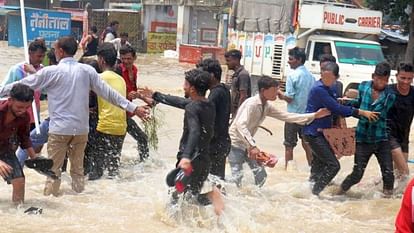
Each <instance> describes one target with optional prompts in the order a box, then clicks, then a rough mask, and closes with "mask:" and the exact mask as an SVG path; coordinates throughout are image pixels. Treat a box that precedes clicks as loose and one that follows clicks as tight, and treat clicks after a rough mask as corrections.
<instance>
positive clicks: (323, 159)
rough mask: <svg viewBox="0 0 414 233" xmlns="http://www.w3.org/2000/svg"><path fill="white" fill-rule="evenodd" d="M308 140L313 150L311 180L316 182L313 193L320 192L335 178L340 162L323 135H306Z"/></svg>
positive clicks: (317, 193)
mask: <svg viewBox="0 0 414 233" xmlns="http://www.w3.org/2000/svg"><path fill="white" fill-rule="evenodd" d="M305 139H306V142H307V143H308V144H309V146H310V148H311V150H312V156H313V159H312V164H311V177H310V181H311V182H314V185H313V188H312V193H313V194H315V195H319V193H320V192H322V190H323V189H324V188H325V187H326V186H327V185H328V184H329V183H330V182H331V181H332V179H333V178H335V176H336V174H337V173H338V172H339V169H340V164H339V161H338V159H337V158H336V156H335V154H334V152H333V151H332V149H331V146H330V145H329V143H328V141H327V140H326V139H325V137H324V136H323V135H318V136H312V135H309V136H305Z"/></svg>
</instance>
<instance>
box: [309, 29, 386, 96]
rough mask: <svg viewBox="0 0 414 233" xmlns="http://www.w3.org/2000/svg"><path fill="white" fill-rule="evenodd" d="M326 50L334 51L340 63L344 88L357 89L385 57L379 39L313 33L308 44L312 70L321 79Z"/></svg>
mask: <svg viewBox="0 0 414 233" xmlns="http://www.w3.org/2000/svg"><path fill="white" fill-rule="evenodd" d="M323 54H330V55H333V56H334V57H335V58H336V60H337V63H338V65H339V73H340V77H339V80H340V81H341V82H342V83H343V87H344V91H346V90H348V89H350V88H353V89H357V88H358V85H359V83H360V82H361V81H362V80H369V79H370V78H371V75H372V73H373V71H374V69H375V65H376V64H378V63H379V62H382V61H384V60H385V58H384V55H383V53H382V50H381V46H380V44H379V43H378V42H375V41H369V40H356V39H348V38H344V37H338V36H328V35H311V36H309V38H308V39H307V44H306V56H307V57H306V63H305V66H306V67H307V68H308V70H309V71H310V72H311V73H312V74H313V75H314V76H315V78H317V79H319V77H320V67H319V61H320V57H321V56H322V55H323Z"/></svg>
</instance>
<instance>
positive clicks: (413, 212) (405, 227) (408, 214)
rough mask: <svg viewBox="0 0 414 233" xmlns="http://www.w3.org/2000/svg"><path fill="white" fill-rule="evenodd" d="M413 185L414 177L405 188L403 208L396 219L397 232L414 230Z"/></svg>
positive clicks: (406, 232)
mask: <svg viewBox="0 0 414 233" xmlns="http://www.w3.org/2000/svg"><path fill="white" fill-rule="evenodd" d="M413 186H414V179H412V180H411V181H410V183H409V184H408V185H407V188H406V189H405V192H404V196H403V198H402V201H401V208H400V211H399V212H398V215H397V218H396V219H395V233H410V232H414V208H413V207H414V204H413V197H414V192H413Z"/></svg>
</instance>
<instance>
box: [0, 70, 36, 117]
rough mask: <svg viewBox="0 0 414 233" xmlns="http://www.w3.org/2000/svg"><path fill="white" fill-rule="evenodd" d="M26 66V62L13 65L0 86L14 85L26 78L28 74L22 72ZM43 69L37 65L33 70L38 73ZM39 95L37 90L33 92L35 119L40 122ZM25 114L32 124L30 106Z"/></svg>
mask: <svg viewBox="0 0 414 233" xmlns="http://www.w3.org/2000/svg"><path fill="white" fill-rule="evenodd" d="M25 64H26V62H21V63H18V64H16V65H14V66H13V67H11V68H10V70H9V72H8V73H7V75H6V77H5V78H4V79H3V82H2V84H1V86H5V85H7V84H10V83H14V82H16V81H19V80H22V79H23V78H25V77H27V76H28V75H29V74H28V73H26V71H25V70H24V65H25ZM42 68H43V65H39V66H36V67H35V69H36V70H37V71H38V70H40V69H42ZM40 95H41V91H40V89H39V90H35V92H34V96H33V97H34V101H35V103H36V108H37V114H38V115H37V117H38V119H39V120H40ZM27 112H28V113H29V115H30V123H31V124H34V122H35V120H34V116H33V109H32V106H30V107H29V108H28V109H27Z"/></svg>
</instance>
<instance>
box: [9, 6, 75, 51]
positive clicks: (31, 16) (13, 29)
mask: <svg viewBox="0 0 414 233" xmlns="http://www.w3.org/2000/svg"><path fill="white" fill-rule="evenodd" d="M26 27H27V40H28V41H29V43H30V42H32V41H33V40H35V39H36V38H38V37H42V38H44V39H45V41H46V45H47V46H48V47H51V45H52V44H53V43H54V42H55V41H56V40H57V39H58V38H59V37H62V36H69V35H71V14H70V13H65V12H57V11H49V10H41V9H31V8H26ZM9 45H13V46H17V47H22V46H23V36H22V27H21V21H20V16H11V17H9Z"/></svg>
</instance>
